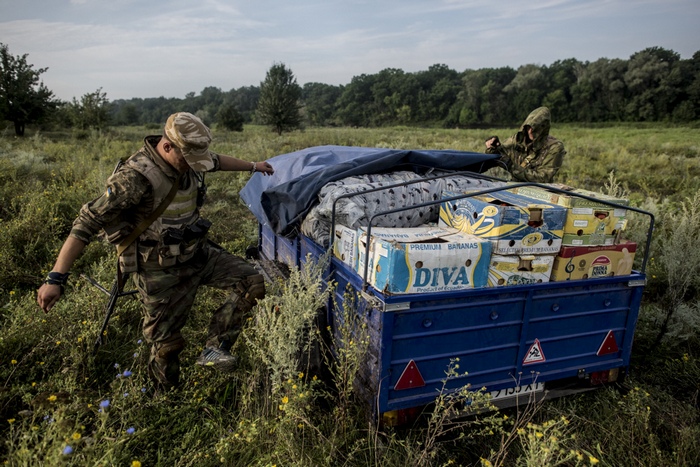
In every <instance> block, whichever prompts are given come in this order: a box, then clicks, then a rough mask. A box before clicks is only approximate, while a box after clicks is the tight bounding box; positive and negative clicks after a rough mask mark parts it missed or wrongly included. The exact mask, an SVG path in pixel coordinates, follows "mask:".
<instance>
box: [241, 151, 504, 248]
mask: <svg viewBox="0 0 700 467" xmlns="http://www.w3.org/2000/svg"><path fill="white" fill-rule="evenodd" d="M498 157H499V156H498V155H497V154H496V155H494V154H482V153H476V152H466V151H453V150H449V149H442V150H426V149H420V150H406V149H387V148H363V147H355V146H315V147H311V148H307V149H302V150H300V151H295V152H291V153H288V154H282V155H280V156H276V157H273V158H272V159H269V160H268V162H270V164H272V167H273V168H274V169H275V173H274V175H272V176H263V175H262V174H260V173H256V174H253V176H252V177H251V179H250V180H249V181H248V183H247V184H246V185H245V187H243V189H242V190H241V192H240V196H241V198H242V199H243V201H244V202H245V203H246V205H247V206H248V208H249V209H250V211H251V212H252V213H253V214H254V215H255V217H257V218H258V220H259V221H260V222H261V223H263V224H267V225H269V226H270V227H271V228H272V230H273V231H274V232H275V233H276V234H279V235H287V236H288V235H293V234H294V233H295V231H296V230H295V229H296V228H297V227H298V225H299V223H300V222H301V221H302V220H303V218H304V216H305V215H306V213H307V212H308V211H309V209H311V207H313V204H314V202H315V201H316V196H317V194H318V192H319V190H320V189H321V188H322V187H323V186H324V185H325V184H326V183H329V182H332V181H336V180H340V179H343V178H346V177H350V176H356V175H363V174H370V173H381V172H387V171H393V170H414V171H416V172H419V173H420V172H422V171H426V170H428V169H430V168H439V169H447V170H468V171H472V172H477V173H482V172H484V171H486V170H488V169H489V168H491V167H494V166H495V165H496V163H495V160H496V159H497V158H498Z"/></svg>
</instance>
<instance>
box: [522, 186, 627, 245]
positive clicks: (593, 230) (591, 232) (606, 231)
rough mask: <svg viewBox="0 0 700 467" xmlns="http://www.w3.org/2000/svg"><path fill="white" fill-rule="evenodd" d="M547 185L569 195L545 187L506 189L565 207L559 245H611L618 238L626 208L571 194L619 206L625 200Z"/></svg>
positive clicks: (624, 222) (568, 187)
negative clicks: (581, 196) (565, 213)
mask: <svg viewBox="0 0 700 467" xmlns="http://www.w3.org/2000/svg"><path fill="white" fill-rule="evenodd" d="M548 186H551V187H553V188H557V189H560V190H566V191H567V192H569V193H572V195H568V194H564V193H558V192H554V191H548V190H545V189H543V188H540V187H536V186H522V187H516V188H512V189H511V190H510V191H512V192H514V193H517V194H520V195H523V196H527V197H529V198H533V199H538V200H541V201H546V202H548V203H553V204H558V205H559V206H564V207H566V208H567V209H568V212H567V216H566V224H565V225H564V234H563V236H562V245H612V244H614V243H616V242H617V241H619V238H620V234H621V233H622V231H624V229H625V226H626V222H627V221H626V214H627V211H626V210H625V209H622V208H616V207H613V206H608V205H606V204H603V203H601V202H598V201H593V200H590V199H586V198H579V197H578V196H574V195H573V194H579V195H584V196H588V197H591V198H596V199H599V200H601V201H606V202H610V203H615V204H619V205H623V206H628V205H629V200H627V199H624V198H614V197H612V196H608V195H604V194H602V193H596V192H594V191H589V190H583V189H579V188H572V187H570V186H568V185H563V184H560V183H550V184H548Z"/></svg>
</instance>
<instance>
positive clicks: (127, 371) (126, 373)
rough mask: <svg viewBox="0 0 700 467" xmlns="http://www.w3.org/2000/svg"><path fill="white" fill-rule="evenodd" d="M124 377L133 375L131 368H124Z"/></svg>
mask: <svg viewBox="0 0 700 467" xmlns="http://www.w3.org/2000/svg"><path fill="white" fill-rule="evenodd" d="M122 375H123V376H124V378H128V377H129V376H131V375H133V373H132V372H131V371H129V370H124V373H122Z"/></svg>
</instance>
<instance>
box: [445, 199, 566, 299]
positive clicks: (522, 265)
mask: <svg viewBox="0 0 700 467" xmlns="http://www.w3.org/2000/svg"><path fill="white" fill-rule="evenodd" d="M454 196H456V195H455V194H454V193H445V194H444V195H443V198H449V197H454ZM565 222H566V208H564V207H562V206H557V205H555V204H551V203H547V202H543V201H539V200H534V199H531V198H528V197H525V196H522V195H519V194H515V193H511V192H507V191H501V192H495V193H491V194H487V195H477V196H473V197H470V198H463V199H459V200H456V201H448V202H443V203H442V204H441V205H440V223H441V224H442V225H448V226H451V227H455V228H459V229H460V230H463V231H466V232H468V233H472V234H475V235H477V236H479V237H482V238H484V239H488V240H490V241H491V242H492V244H493V256H492V258H491V261H490V266H489V280H488V285H489V286H490V287H497V286H503V285H518V284H532V283H538V282H549V277H550V274H551V271H552V265H553V262H554V255H555V254H556V253H557V252H559V249H560V248H561V241H562V240H561V237H562V234H563V229H564V224H565Z"/></svg>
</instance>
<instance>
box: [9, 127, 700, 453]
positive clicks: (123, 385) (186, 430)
mask: <svg viewBox="0 0 700 467" xmlns="http://www.w3.org/2000/svg"><path fill="white" fill-rule="evenodd" d="M159 131H160V129H159V128H157V127H156V128H154V129H152V130H146V129H144V128H140V127H128V128H121V127H120V128H114V129H112V130H108V131H104V132H101V133H98V132H96V131H87V132H84V133H81V134H80V135H78V134H63V133H55V134H50V133H34V134H32V133H30V132H28V134H27V137H25V138H14V136H13V132H12V131H6V132H4V133H0V239H2V243H0V355H1V357H0V436H1V438H2V440H3V442H2V444H0V462H5V463H6V464H7V465H12V466H41V465H46V466H49V465H50V466H53V465H80V466H83V465H105V466H111V465H127V466H128V465H133V466H138V465H143V466H153V465H162V466H175V465H176V466H208V465H212V466H213V465H246V466H247V465H259V466H272V465H277V466H283V465H284V466H288V465H294V466H326V465H328V466H331V465H332V466H336V465H344V466H366V465H382V466H402V467H405V466H433V465H436V466H443V465H464V466H489V465H500V466H511V465H527V466H543V465H566V466H569V465H581V466H587V465H599V466H667V465H679V466H685V465H689V466H690V465H700V441H699V440H700V400H699V399H698V381H699V380H700V339H699V338H698V337H699V335H700V334H699V332H700V320H698V318H697V316H698V309H699V306H698V303H699V302H698V298H699V295H698V294H699V292H700V275H699V274H697V271H698V268H700V266H698V265H700V249H698V248H696V247H695V242H696V241H697V239H696V237H697V232H698V227H699V225H698V224H699V222H698V218H699V217H700V215H698V203H700V195H699V193H700V186H699V184H700V181H698V180H700V178H699V177H698V174H699V172H700V134H699V133H698V132H697V129H693V128H689V127H672V126H669V127H662V126H653V125H647V124H644V125H641V124H629V125H619V126H611V127H597V128H593V127H581V126H575V125H573V124H572V125H561V124H557V123H556V122H555V124H554V127H553V130H552V133H553V134H554V135H555V136H557V137H558V138H560V139H561V140H562V141H564V143H565V145H566V147H567V150H568V155H567V157H566V159H565V162H564V166H563V169H562V172H561V173H560V174H559V176H558V181H560V182H564V183H567V184H570V185H572V186H577V187H580V188H587V189H594V190H598V191H604V192H617V193H621V192H624V193H626V195H627V196H629V198H630V200H631V203H632V205H633V206H636V207H640V208H642V209H645V210H648V211H651V212H653V213H654V214H655V215H656V231H655V235H654V239H653V242H652V245H651V249H652V250H651V252H650V257H651V258H652V259H651V261H650V264H649V267H648V271H647V273H648V281H649V282H648V285H647V287H646V289H645V290H646V294H645V299H644V303H643V308H642V310H641V315H640V319H639V324H638V329H637V334H636V338H635V344H634V348H633V359H632V368H631V375H630V376H629V378H628V379H627V381H626V384H625V386H624V387H623V388H621V389H616V388H610V389H602V390H598V391H593V392H591V393H586V394H583V395H578V396H575V397H570V398H565V399H560V400H556V401H549V402H545V403H544V404H541V405H540V404H533V405H530V406H528V407H527V408H526V409H524V410H521V411H519V412H516V411H514V410H507V411H500V412H499V411H496V412H488V413H482V414H480V415H477V416H474V417H471V418H468V419H464V420H463V421H461V422H459V423H458V424H457V425H453V424H451V423H450V422H449V421H448V420H447V418H446V415H448V414H451V413H452V412H454V411H457V410H460V408H459V407H460V406H459V403H458V402H459V399H457V398H455V397H451V396H450V395H447V394H445V395H441V396H440V398H439V399H438V401H437V402H438V403H437V404H436V406H435V408H434V409H433V411H432V413H429V414H426V417H425V420H424V423H422V424H420V425H419V426H415V427H412V428H411V429H392V428H389V427H377V426H375V425H373V424H371V423H368V422H367V413H366V408H365V407H364V406H363V405H362V404H361V403H360V402H358V401H357V400H356V399H355V398H354V397H353V394H352V392H351V391H350V387H351V382H352V380H353V375H354V372H355V371H356V369H357V363H358V362H359V361H360V360H361V359H363V358H364V351H365V347H364V337H363V336H364V334H363V332H364V330H363V329H362V327H361V325H360V324H359V323H356V322H353V320H352V319H347V320H346V322H345V325H346V327H347V329H344V330H343V333H341V334H342V337H341V338H340V339H339V341H338V342H336V343H335V344H336V346H337V347H338V348H339V349H342V352H341V358H340V359H339V360H338V362H336V363H335V364H332V365H331V366H330V368H329V374H328V375H323V374H321V373H319V371H318V369H317V367H315V366H307V365H306V362H307V361H308V360H309V359H308V358H306V357H305V355H307V354H311V353H313V352H314V349H315V348H317V347H318V345H320V344H319V336H318V334H317V333H316V332H314V328H313V319H314V317H315V313H314V312H315V310H316V308H317V307H318V306H319V304H320V303H321V302H322V301H323V300H324V295H323V294H324V293H327V291H326V292H324V291H322V290H321V289H320V287H319V285H320V279H319V269H318V268H313V267H309V268H308V269H307V270H304V271H294V272H293V274H292V277H291V278H290V279H289V280H288V281H285V282H276V283H274V284H271V285H270V287H269V292H270V293H269V295H268V297H266V298H265V300H264V301H263V302H262V303H261V304H260V306H259V307H257V309H256V310H255V312H254V314H253V316H251V319H250V320H249V322H248V323H247V325H246V329H245V331H244V333H243V336H242V338H241V339H239V341H238V342H237V344H236V348H235V351H236V352H237V353H238V354H240V355H241V356H242V362H241V366H240V368H238V369H237V370H236V372H235V373H234V374H232V375H222V374H219V373H215V372H210V371H207V370H208V369H207V368H201V367H198V366H196V365H194V360H195V358H196V356H197V355H198V354H199V352H200V351H201V345H202V343H203V342H204V339H205V335H204V334H205V328H206V323H207V321H208V319H209V316H208V313H209V310H211V309H213V308H214V306H215V304H218V302H219V300H220V299H221V295H220V294H219V292H218V291H210V290H205V291H203V293H201V294H200V295H199V296H198V298H197V302H196V305H195V308H194V313H193V315H192V316H191V317H190V321H189V323H188V325H187V326H186V327H185V334H184V336H185V338H186V340H187V341H188V342H189V345H188V347H187V349H186V350H185V352H184V353H183V354H182V355H181V359H182V361H183V374H182V380H183V382H184V386H183V388H182V389H181V390H179V391H177V392H171V393H165V394H159V395H153V394H152V391H151V385H150V382H149V381H148V377H147V374H146V361H147V358H148V349H147V347H146V346H145V345H144V344H143V343H141V341H140V338H141V336H140V319H141V316H140V305H139V303H138V301H137V300H132V299H129V298H125V299H122V300H121V301H120V302H119V305H118V307H117V310H116V312H115V314H114V316H113V319H112V321H111V323H110V326H109V329H108V332H107V335H106V345H104V346H103V347H102V348H101V349H100V351H99V352H98V353H97V355H95V356H93V355H92V354H91V352H92V348H93V343H94V340H95V338H96V333H97V332H98V329H99V326H100V324H101V319H102V315H103V312H104V305H105V303H106V299H107V297H106V295H104V294H103V293H102V292H100V291H99V290H97V289H96V288H95V287H94V286H92V285H90V284H89V283H88V282H87V280H86V279H84V278H82V277H81V274H85V275H87V276H90V277H92V278H94V279H95V280H97V281H98V282H100V283H101V284H104V285H109V284H110V283H111V281H112V279H113V277H114V252H113V248H112V247H110V246H109V245H106V244H105V243H103V242H101V241H98V240H96V241H95V242H93V243H92V244H91V245H90V246H89V247H88V248H87V250H86V252H85V255H84V256H83V257H82V258H81V260H80V261H79V262H78V263H77V264H76V265H75V267H74V269H73V274H72V276H71V279H70V282H69V285H68V287H67V294H66V296H65V297H64V299H63V300H62V301H61V302H59V304H58V305H57V306H56V307H55V308H54V309H53V310H52V312H51V313H49V314H47V315H45V314H43V313H42V312H41V310H40V309H39V308H38V306H37V304H36V296H35V290H36V287H37V286H38V285H39V283H40V282H41V280H42V279H43V277H44V276H45V274H46V273H47V272H48V271H49V270H50V268H51V266H52V264H53V261H54V259H55V256H56V254H57V249H58V248H59V247H60V245H61V243H62V241H63V240H64V238H65V235H67V233H68V231H69V230H70V226H71V222H72V220H73V218H74V217H75V215H76V214H77V212H78V209H79V208H80V206H81V204H82V203H83V202H85V201H87V200H89V199H91V198H93V197H94V196H96V195H98V194H99V193H100V192H101V191H102V189H103V183H104V180H105V179H106V177H107V176H108V175H109V174H110V173H111V171H112V169H113V168H114V165H115V163H116V161H117V160H118V159H119V158H122V157H126V156H128V155H130V154H131V153H132V152H134V151H135V150H136V149H138V147H139V146H140V145H141V141H142V138H143V136H144V135H145V134H147V133H158V132H159ZM513 131H515V127H513V128H510V129H507V130H504V129H493V128H489V129H480V130H454V129H450V130H448V129H419V128H410V127H385V128H379V129H362V128H361V129H348V128H336V129H318V128H309V129H307V130H306V131H303V132H291V133H284V134H283V135H281V136H277V135H275V134H274V133H272V132H270V131H269V129H267V128H264V127H255V126H246V127H245V131H243V132H226V131H215V132H214V136H215V140H214V143H213V149H214V150H216V151H218V152H221V153H225V154H232V155H234V156H236V157H239V158H242V159H245V160H250V161H253V160H263V159H266V158H269V157H273V156H275V155H277V154H282V153H286V152H291V151H294V150H298V149H302V148H305V147H310V146H318V145H325V144H338V145H355V146H374V147H398V148H416V149H417V148H451V149H460V150H468V151H481V150H482V148H483V141H484V140H485V139H486V138H487V137H488V136H490V135H492V134H499V135H502V136H507V135H509V134H510V133H512V132H513ZM248 177H249V175H248V174H247V173H243V172H242V173H238V174H235V173H234V174H230V173H226V174H212V175H211V176H209V177H208V180H209V182H210V189H209V201H208V204H207V205H206V206H205V209H206V212H205V213H204V214H205V216H206V217H208V218H209V219H211V220H212V221H213V222H214V225H213V227H212V239H213V240H214V241H216V242H218V243H220V244H222V245H224V246H225V247H226V248H228V249H229V250H230V251H233V252H236V253H238V254H243V253H244V251H245V248H246V247H247V246H248V245H250V244H252V243H254V242H255V237H256V225H255V220H254V218H253V217H252V215H251V214H250V213H249V212H248V210H247V209H246V208H245V206H243V204H242V203H241V202H240V201H239V198H238V192H239V190H240V189H241V188H242V187H243V186H244V184H245V183H246V182H247V180H248ZM642 229H643V226H642V225H641V224H640V223H637V222H635V221H634V220H632V222H631V223H630V226H629V230H628V235H629V236H630V238H632V239H635V240H639V239H641V238H642V235H643V233H642V232H641V230H642ZM130 285H131V284H130V283H127V288H129V287H130ZM347 316H348V317H349V316H352V314H351V313H348V314H347ZM661 331H663V332H661ZM290 336H293V337H294V339H292V338H290ZM299 349H302V350H305V352H299ZM458 364H459V363H458V362H454V366H452V367H450V368H446V369H445V372H446V376H445V377H446V378H447V377H448V376H449V374H450V373H451V372H456V371H459V368H458ZM462 395H463V396H464V395H469V396H470V397H473V398H474V399H475V400H477V401H481V403H484V404H487V403H488V401H485V400H483V396H481V395H480V394H479V393H478V391H476V392H474V388H464V390H463V391H462Z"/></svg>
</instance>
